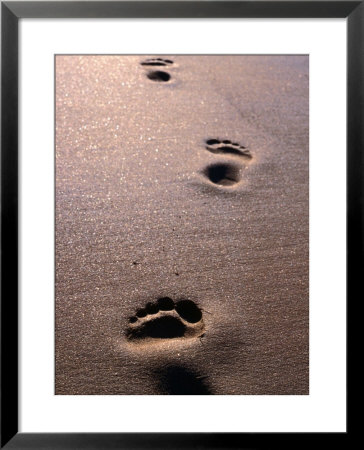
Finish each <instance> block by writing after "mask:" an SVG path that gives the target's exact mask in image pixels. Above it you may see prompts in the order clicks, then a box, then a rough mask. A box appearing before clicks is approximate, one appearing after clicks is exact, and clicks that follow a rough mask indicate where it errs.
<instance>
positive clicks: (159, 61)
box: [140, 58, 173, 66]
mask: <svg viewBox="0 0 364 450" xmlns="http://www.w3.org/2000/svg"><path fill="white" fill-rule="evenodd" d="M140 64H141V65H142V66H170V65H172V64H173V61H172V60H171V59H163V58H148V59H146V60H144V61H142V62H141V63H140Z"/></svg>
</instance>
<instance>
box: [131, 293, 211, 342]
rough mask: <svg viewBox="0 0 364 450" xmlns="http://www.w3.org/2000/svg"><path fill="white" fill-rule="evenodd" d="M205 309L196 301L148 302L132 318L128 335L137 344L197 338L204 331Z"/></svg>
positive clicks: (163, 300)
mask: <svg viewBox="0 0 364 450" xmlns="http://www.w3.org/2000/svg"><path fill="white" fill-rule="evenodd" d="M204 329H205V325H204V323H203V319H202V311H201V309H200V308H199V307H198V306H197V305H196V303H195V302H193V301H192V300H179V301H177V302H174V301H173V300H172V299H171V298H170V297H162V298H159V299H158V300H157V301H156V302H155V303H151V302H149V303H147V304H146V306H145V307H144V308H141V309H138V310H137V311H136V314H135V315H134V316H132V317H130V318H129V327H128V329H127V331H126V337H127V338H128V339H129V340H130V341H132V342H135V343H138V342H139V343H140V342H143V341H145V340H146V339H148V340H161V339H176V338H193V337H199V336H201V335H202V334H203V333H204Z"/></svg>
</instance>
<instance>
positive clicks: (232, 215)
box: [55, 55, 309, 395]
mask: <svg viewBox="0 0 364 450" xmlns="http://www.w3.org/2000/svg"><path fill="white" fill-rule="evenodd" d="M153 57H159V58H162V59H165V60H167V61H166V62H162V61H150V60H149V61H146V60H148V58H153ZM143 61H144V62H146V64H145V65H142V64H141V63H142V62H143ZM159 64H162V65H159ZM156 72H157V73H156ZM158 72H163V74H159V73H158ZM166 74H167V75H166ZM168 75H169V76H170V79H169V80H168V81H167V79H168ZM308 82H309V80H308V57H307V56H198V55H196V56H183V55H167V56H161V55H147V56H143V55H137V56H57V57H56V380H55V392H56V394H219V395H221V394H257V395H265V394H285V395H286V394H308V393H309V373H308V370H309V360H308V356H309V354H308V325H309V323H308V317H309V298H308V262H309V259H308V258H309V254H308V250H309V248H308V243H309V241H308V231H309V221H308V212H309V209H308V207H309V204H308V156H309V152H308V130H309V121H308V119H309V115H308V112H309V111H308ZM223 141H226V142H223ZM163 302H164V303H163Z"/></svg>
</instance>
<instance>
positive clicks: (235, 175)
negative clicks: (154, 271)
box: [125, 58, 253, 343]
mask: <svg viewBox="0 0 364 450" xmlns="http://www.w3.org/2000/svg"><path fill="white" fill-rule="evenodd" d="M173 64H174V62H173V61H172V60H171V59H164V58H148V59H145V60H144V61H142V62H141V63H140V65H141V66H144V67H158V66H159V67H164V68H171V67H172V65H173ZM146 76H147V78H148V79H149V80H151V81H154V82H159V83H163V82H164V83H165V82H168V81H169V80H170V79H171V75H170V74H169V72H167V71H165V70H148V71H147V73H146ZM205 149H206V150H207V151H209V152H210V153H213V154H216V155H221V156H224V157H225V158H226V161H223V160H221V157H220V158H219V161H217V162H216V163H212V164H209V165H208V166H207V167H205V168H204V169H203V170H202V172H201V173H202V174H203V175H204V176H205V177H206V178H207V179H208V180H209V182H211V183H212V184H214V185H217V186H219V187H223V188H229V187H232V186H235V185H237V184H238V183H239V182H240V181H241V174H242V169H243V168H244V167H246V166H247V164H249V163H250V162H251V160H252V158H253V156H252V154H251V152H250V151H249V150H248V149H247V148H246V147H244V146H243V145H241V144H239V143H238V142H232V141H230V140H228V139H224V140H220V139H217V138H209V139H206V140H205ZM204 333H205V325H204V322H203V317H202V310H201V309H200V308H199V307H198V306H197V304H196V303H195V302H193V301H192V300H179V301H177V302H174V301H173V300H172V299H171V298H170V297H162V298H159V299H158V300H157V301H156V302H154V303H152V302H149V303H147V304H146V305H145V307H144V308H141V309H138V310H137V311H136V313H135V315H134V316H132V317H130V318H129V325H128V328H127V330H126V332H125V335H126V338H127V339H128V340H129V341H130V342H133V343H143V342H150V341H156V342H161V341H163V340H170V339H188V338H197V337H201V336H202V335H204Z"/></svg>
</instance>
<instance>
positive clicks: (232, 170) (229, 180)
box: [202, 163, 241, 186]
mask: <svg viewBox="0 0 364 450" xmlns="http://www.w3.org/2000/svg"><path fill="white" fill-rule="evenodd" d="M202 173H203V175H205V177H206V178H208V179H209V180H210V181H211V183H214V184H218V185H220V186H233V185H235V184H237V183H239V181H240V180H241V167H240V166H238V165H237V164H232V163H216V164H211V165H209V166H207V167H206V168H205V169H204V170H203V172H202Z"/></svg>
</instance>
